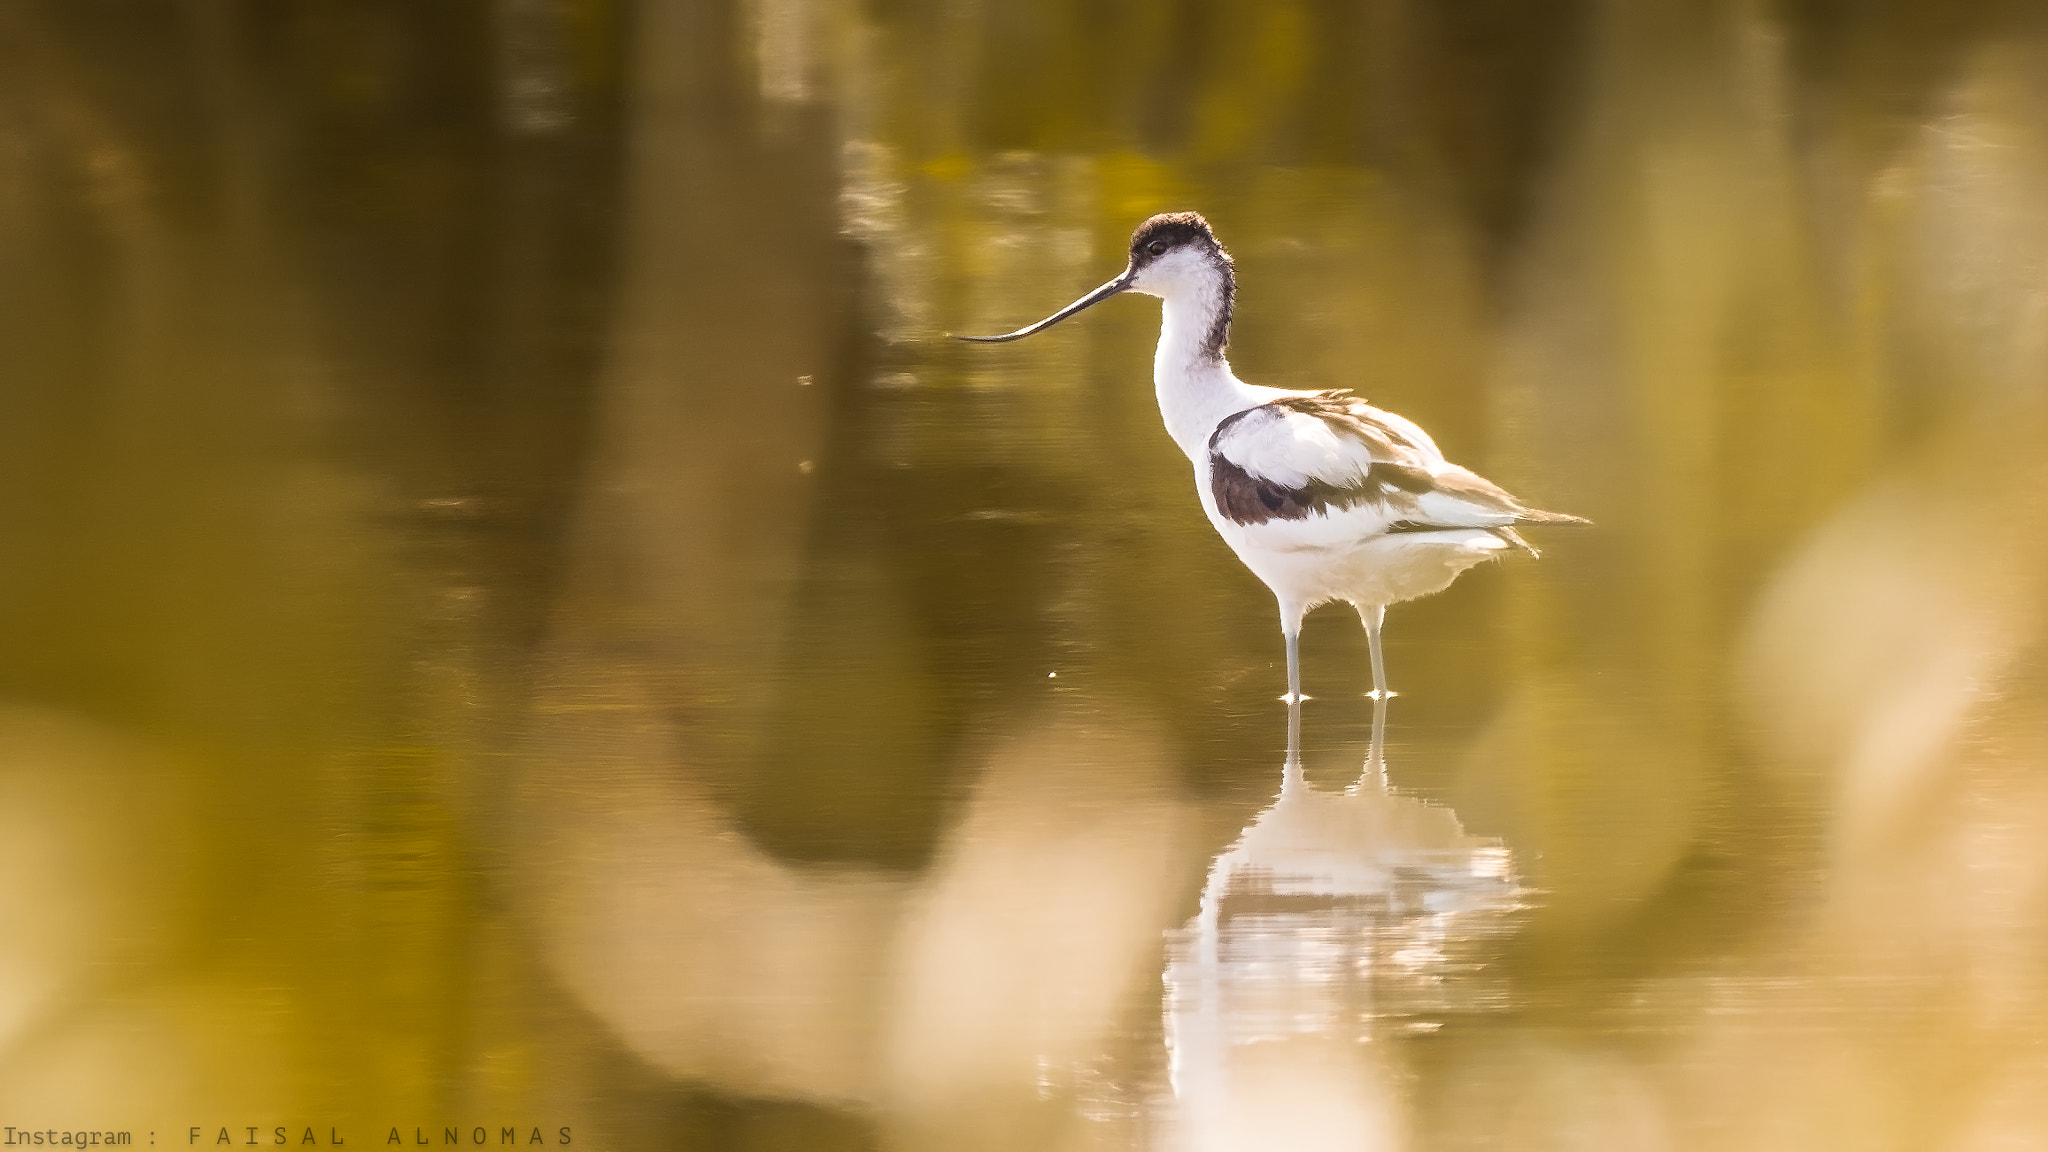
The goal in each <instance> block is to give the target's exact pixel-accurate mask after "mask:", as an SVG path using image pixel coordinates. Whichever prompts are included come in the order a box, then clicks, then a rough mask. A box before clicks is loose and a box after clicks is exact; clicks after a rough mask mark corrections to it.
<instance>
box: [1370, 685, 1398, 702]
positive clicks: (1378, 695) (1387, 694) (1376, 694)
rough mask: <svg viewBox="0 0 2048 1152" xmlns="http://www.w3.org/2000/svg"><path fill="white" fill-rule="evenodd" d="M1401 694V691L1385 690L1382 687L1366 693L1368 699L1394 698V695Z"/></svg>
mask: <svg viewBox="0 0 2048 1152" xmlns="http://www.w3.org/2000/svg"><path fill="white" fill-rule="evenodd" d="M1399 695H1400V693H1399V692H1383V691H1381V690H1380V689H1378V688H1375V689H1373V690H1372V691H1370V692H1367V693H1366V694H1365V698H1366V699H1367V700H1392V699H1393V698H1394V697H1396V696H1399Z"/></svg>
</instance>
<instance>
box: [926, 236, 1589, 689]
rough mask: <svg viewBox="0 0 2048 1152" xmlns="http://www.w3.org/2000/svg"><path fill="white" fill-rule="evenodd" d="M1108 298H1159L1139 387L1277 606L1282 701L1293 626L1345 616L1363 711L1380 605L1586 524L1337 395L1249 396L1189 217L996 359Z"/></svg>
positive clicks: (1377, 683) (1378, 666)
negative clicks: (1147, 377)
mask: <svg viewBox="0 0 2048 1152" xmlns="http://www.w3.org/2000/svg"><path fill="white" fill-rule="evenodd" d="M1121 292H1142V293H1144V294H1145V295H1147V296H1157V297H1159V298H1160V299H1161V300H1163V301H1164V302H1165V303H1164V305H1163V307H1162V308H1161V314H1160V325H1159V351H1158V353H1157V354H1156V356H1155V357H1154V359H1153V362H1152V383H1153V387H1154V390H1155V392H1156V393H1157V395H1158V398H1159V414H1160V416H1161V417H1163V418H1164V419H1165V421H1166V431H1167V434H1168V435H1170V436H1172V437H1173V441H1174V443H1176V444H1178V445H1180V449H1181V451H1183V452H1185V453H1187V457H1188V460H1189V461H1190V462H1192V463H1193V464H1194V466H1195V490H1196V492H1197V493H1198V494H1199V495H1200V497H1201V501H1202V511H1204V512H1207V513H1208V514H1209V522H1210V523H1211V524H1214V525H1215V526H1216V531H1217V532H1219V533H1221V534H1222V536H1223V539H1224V540H1225V541H1227V542H1228V543H1229V544H1230V547H1231V550H1232V551H1234V552H1236V553H1237V558H1238V559H1240V560H1242V561H1244V564H1245V567H1247V568H1250V569H1251V570H1252V572H1253V574H1254V575H1256V576H1258V578H1259V579H1261V580H1263V581H1265V582H1266V586H1267V587H1268V588H1271V589H1272V590H1273V595H1274V596H1275V597H1277V598H1278V599H1279V601H1280V631H1281V634H1282V635H1283V636H1284V637H1285V638H1286V640H1287V695H1286V696H1285V697H1283V699H1285V700H1287V701H1289V702H1290V703H1292V702H1299V701H1301V700H1303V699H1306V697H1304V696H1303V695H1302V694H1301V618H1302V616H1303V615H1304V614H1306V613H1307V612H1308V610H1309V609H1311V608H1314V607H1315V606H1317V605H1318V604H1326V603H1329V602H1331V601H1333V600H1344V601H1348V602H1349V603H1350V604H1351V605H1352V606H1353V607H1355V608H1357V609H1358V617H1359V619H1360V620H1362V621H1363V622H1364V623H1365V635H1366V639H1367V640H1368V642H1369V643H1370V645H1371V648H1372V689H1373V690H1372V696H1373V698H1374V699H1375V700H1383V699H1385V698H1386V697H1388V696H1391V695H1392V694H1393V693H1391V692H1389V691H1387V677H1386V666H1385V663H1384V661H1383V659H1382V657H1381V655H1380V622H1381V621H1382V620H1383V619H1384V618H1385V616H1386V611H1387V605H1389V604H1393V603H1397V602H1399V601H1402V600H1413V599H1415V598H1416V597H1418V596H1427V595H1429V594H1430V593H1432V592H1439V591H1442V590H1443V589H1444V588H1446V587H1448V586H1449V585H1450V583H1451V581H1453V580H1455V579H1457V578H1458V574H1459V573H1461V572H1463V571H1464V570H1465V569H1467V568H1470V567H1472V566H1473V565H1474V564H1477V563H1479V562H1480V561H1482V560H1487V559H1491V558H1493V557H1495V556H1497V555H1499V554H1500V553H1502V552H1504V551H1506V550H1508V549H1510V548H1520V549H1522V550H1523V551H1525V552H1527V553H1529V554H1530V555H1532V556H1534V555H1536V549H1534V548H1532V547H1530V546H1529V544H1528V542H1527V541H1525V540H1523V539H1522V537H1521V536H1520V535H1519V534H1518V533H1516V531H1515V526H1516V525H1518V524H1524V523H1539V524H1540V523H1570V524H1583V523H1586V521H1584V520H1581V519H1580V518H1578V517H1577V516H1567V515H1564V514H1563V513H1560V512H1544V511H1540V510H1538V509H1535V508H1530V507H1528V506H1526V505H1524V504H1523V503H1522V502H1521V501H1519V500H1517V499H1515V498H1514V497H1513V496H1511V495H1509V494H1508V493H1507V492H1506V491H1504V490H1502V489H1501V488H1500V487H1499V486H1498V485H1496V484H1494V483H1492V482H1491V481H1488V480H1486V479H1484V478H1482V477H1480V476H1478V475H1477V474H1475V473H1473V472H1470V471H1468V470H1466V469H1464V468H1460V467H1458V466H1457V465H1456V464H1452V463H1450V462H1449V461H1447V460H1445V459H1444V456H1443V453H1442V452H1440V451H1438V450H1437V446H1436V444H1435V443H1434V442H1433V441H1431V440H1430V438H1429V434H1428V433H1427V432H1424V431H1423V430H1422V429H1421V428H1419V427H1417V426H1416V425H1415V424H1414V423H1413V422H1412V421H1409V420H1406V419H1404V418H1402V417H1400V416H1396V415H1394V414H1393V413H1391V412H1382V411H1380V410H1379V409H1377V408H1374V407H1372V406H1371V405H1369V404H1367V403H1366V402H1365V401H1364V400H1363V399H1361V398H1360V397H1357V396H1354V395H1352V394H1351V393H1350V392H1349V391H1347V390H1344V389H1332V390H1329V391H1321V392H1299V391H1290V390H1288V389H1284V388H1264V387H1260V386H1258V385H1256V384H1246V383H1244V382H1243V381H1241V380H1239V379H1238V378H1237V376H1236V375H1235V374H1234V373H1232V372H1231V370H1230V362H1229V361H1228V360H1226V359H1224V357H1223V351H1224V347H1225V345H1226V344H1227V343H1228V342H1229V339H1230V310H1231V302H1232V299H1233V298H1234V296H1235V295H1236V292H1237V277H1236V275H1235V274H1234V273H1233V271H1232V265H1231V260H1230V254H1229V253H1227V252H1225V251H1224V250H1223V245H1221V244H1219V243H1218V242H1217V240H1216V234H1215V233H1213V232H1211V231H1210V230H1209V222H1208V221H1206V220H1204V219H1202V218H1201V216H1199V215H1197V214H1196V213H1193V212H1174V213H1168V214H1164V215H1159V216H1154V217H1152V218H1151V219H1150V220H1147V221H1145V222H1144V223H1143V224H1141V225H1139V226H1138V230H1137V231H1136V232H1135V233H1133V234H1132V236H1131V258H1130V264H1129V265H1128V266H1126V267H1125V268H1124V270H1123V272H1122V273H1121V274H1119V275H1118V276H1117V278H1116V279H1114V280H1111V281H1110V282H1109V283H1107V284H1104V285H1103V286H1102V287H1100V288H1097V289H1096V290H1095V291H1093V292H1090V293H1088V294H1087V295H1086V296H1083V297H1081V298H1080V299H1079V300H1076V301H1074V302H1073V303H1072V304H1069V305H1067V306H1066V307H1065V308H1062V309H1060V310H1059V311H1057V312H1055V313H1053V314H1052V315H1050V316H1048V317H1046V318H1045V319H1043V320H1040V321H1039V322H1038V323H1036V324H1033V325H1030V326H1029V327H1025V328H1019V329H1018V330H1016V331H1015V332H1010V333H1007V334H1005V335H1002V336H962V337H959V339H962V340H974V341H979V342H983V343H998V342H1001V341H1005V340H1020V339H1022V338H1024V337H1026V336H1029V335H1031V334H1032V333H1034V332H1042V331H1044V330H1045V329H1047V328H1050V327H1052V326H1053V325H1054V324H1057V323H1059V322H1060V321H1062V320H1065V319H1066V318H1067V317H1069V316H1072V315H1073V314H1074V313H1076V312H1079V311H1081V310H1082V309H1084V308H1087V307H1089V306H1091V305H1094V304H1099V303H1101V302H1102V301H1104V300H1107V299H1109V298H1110V297H1111V296H1115V295H1117V294H1118V293H1121Z"/></svg>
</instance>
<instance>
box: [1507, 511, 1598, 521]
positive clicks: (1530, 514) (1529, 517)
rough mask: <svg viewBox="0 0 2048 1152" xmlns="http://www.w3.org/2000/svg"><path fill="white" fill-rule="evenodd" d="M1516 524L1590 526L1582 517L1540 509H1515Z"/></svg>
mask: <svg viewBox="0 0 2048 1152" xmlns="http://www.w3.org/2000/svg"><path fill="white" fill-rule="evenodd" d="M1515 522H1516V523H1518V524H1591V523H1592V521H1591V520H1588V519H1586V518H1585V517H1584V516H1573V515H1570V514H1569V513H1565V512H1545V511H1544V510H1543V509H1541V508H1517V509H1515Z"/></svg>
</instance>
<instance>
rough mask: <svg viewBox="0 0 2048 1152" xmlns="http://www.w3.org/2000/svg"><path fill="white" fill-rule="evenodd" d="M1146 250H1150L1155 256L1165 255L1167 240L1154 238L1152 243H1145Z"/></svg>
mask: <svg viewBox="0 0 2048 1152" xmlns="http://www.w3.org/2000/svg"><path fill="white" fill-rule="evenodd" d="M1145 251H1147V252H1150V253H1151V254H1153V255H1154V256H1164V255H1166V241H1164V240H1154V241H1153V242H1151V243H1150V244H1147V245H1145Z"/></svg>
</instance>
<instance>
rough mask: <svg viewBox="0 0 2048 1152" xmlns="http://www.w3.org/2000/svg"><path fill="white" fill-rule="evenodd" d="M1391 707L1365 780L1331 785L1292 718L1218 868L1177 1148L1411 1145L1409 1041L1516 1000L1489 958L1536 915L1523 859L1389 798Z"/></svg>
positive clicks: (1204, 925) (1206, 917)
mask: <svg viewBox="0 0 2048 1152" xmlns="http://www.w3.org/2000/svg"><path fill="white" fill-rule="evenodd" d="M1386 708H1387V702H1386V701H1385V700H1384V699H1381V700H1377V701H1375V704H1374V709H1373V736H1372V745H1371V749H1370V752H1369V754H1368V757H1367V759H1366V763H1365V770H1364V772H1363V773H1362V774H1361V775H1360V777H1359V779H1358V780H1357V782H1355V783H1354V784H1352V785H1351V786H1350V787H1348V788H1346V789H1344V790H1342V791H1319V790H1316V789H1314V788H1311V787H1310V786H1309V785H1308V783H1307V780H1306V779H1305V777H1304V774H1303V771H1302V763H1301V749H1300V732H1301V714H1300V705H1298V704H1294V705H1290V706H1289V708H1288V717H1287V736H1288V739H1287V762H1286V765H1285V767H1284V769H1283V772H1282V777H1281V787H1280V795H1279V797H1278V798H1277V799H1275V800H1274V801H1273V803H1272V804H1271V805H1269V806H1268V807H1267V808H1266V809H1265V810H1264V811H1262V812H1260V813H1259V815H1258V817H1257V818H1256V819H1254V820H1253V821H1252V822H1251V824H1250V825H1249V826H1247V827H1246V828H1245V830H1244V832H1243V833H1242V834H1241V835H1240V836H1239V837H1238V839H1237V841H1236V843H1234V844H1232V845H1231V846H1230V847H1229V848H1228V849H1227V850H1225V851H1224V852H1223V853H1222V854H1221V855H1219V856H1217V857H1216V859H1215V861H1214V862H1213V863H1212V864H1211V865H1210V867H1209V874H1208V880H1207V882H1206V883H1205V884H1204V885H1203V888H1202V902H1201V910H1200V911H1199V912H1198V913H1197V915H1196V916H1195V918H1194V919H1193V920H1192V921H1191V922H1189V924H1188V925H1187V926H1186V927H1185V928H1184V929H1182V930H1181V931H1179V932H1176V933H1174V934H1173V936H1172V937H1171V941H1170V944H1169V946H1168V951H1167V963H1166V974H1165V1005H1164V1014H1165V1032H1166V1044H1167V1050H1168V1069H1169V1077H1170V1085H1171V1090H1172V1100H1171V1102H1170V1104H1168V1113H1169V1115H1170V1117H1171V1119H1170V1121H1169V1123H1168V1125H1167V1126H1166V1130H1167V1132H1168V1133H1169V1134H1170V1139H1169V1141H1168V1146H1169V1147H1174V1148H1178V1149H1188V1150H1206V1149H1218V1150H1221V1149H1232V1150H1234V1152H1244V1150H1247V1149H1259V1148H1268V1147H1270V1148H1288V1149H1297V1150H1299V1149H1316V1148H1324V1147H1329V1148H1348V1149H1360V1148H1371V1149H1382V1148H1387V1149H1391V1148H1399V1147H1403V1146H1405V1145H1406V1144H1407V1143H1408V1140H1407V1134H1406V1127H1407V1125H1406V1121H1405V1119H1404V1113H1405V1108H1404V1106H1403V1104H1402V1101H1401V1091H1400V1083H1401V1080H1402V1073H1401V1069H1400V1057H1399V1054H1398V1051H1397V1049H1398V1047H1399V1045H1398V1044H1397V1043H1394V1042H1395V1041H1397V1040H1398V1039H1399V1038H1401V1037H1404V1036H1410V1035H1415V1034H1419V1033H1426V1032H1431V1031H1435V1030H1436V1029H1438V1028H1441V1027H1442V1026H1443V1024H1444V1023H1445V1022H1446V1020H1447V1019H1450V1018H1452V1017H1455V1016H1459V1015H1464V1014H1470V1013H1478V1012H1487V1011H1494V1010H1498V1009H1501V1008H1503V1007H1506V1006H1507V1004H1508V994H1507V989H1506V987H1505V984H1504V982H1503V981H1502V980H1501V979H1500V978H1498V977H1495V976H1492V975H1491V974H1490V973H1489V972H1487V971H1486V970H1484V968H1483V966H1482V965H1481V964H1479V963H1478V962H1477V956H1478V954H1479V952H1480V947H1479V946H1480V945H1483V944H1484V943H1485V942H1486V941H1487V940H1489V939H1494V938H1498V937H1500V936H1502V935H1503V934H1505V933H1506V932H1508V931H1510V930H1511V929H1512V928H1513V927H1514V923H1515V913H1516V912H1517V910H1518V909H1520V908H1521V907H1523V896H1524V892H1523V890H1522V889H1521V888H1520V887H1519V886H1518V885H1517V884H1516V882H1515V877H1514V866H1513V860H1512V859H1511V857H1510V855H1509V853H1508V850H1507V849H1506V848H1505V847H1503V846H1502V845H1501V844H1500V843H1499V842H1498V841H1496V840H1492V839H1487V838H1482V837H1476V836H1470V835H1467V834H1466V833H1465V831H1464V829H1463V828H1462V827H1461V826H1460V825H1459V823H1458V819H1457V816H1456V814H1455V813H1453V812H1452V811H1451V810H1450V809H1448V808H1445V807H1443V806H1441V805H1437V804H1431V803H1428V802H1426V801H1423V800H1420V799H1416V798H1413V797H1408V796H1402V795H1399V794H1397V793H1395V792H1393V791H1392V790H1390V789H1389V788H1388V786H1387V782H1386V773H1385V761H1384V758H1383V749H1384V738H1385V731H1386Z"/></svg>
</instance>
